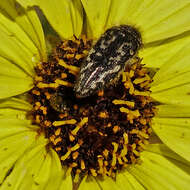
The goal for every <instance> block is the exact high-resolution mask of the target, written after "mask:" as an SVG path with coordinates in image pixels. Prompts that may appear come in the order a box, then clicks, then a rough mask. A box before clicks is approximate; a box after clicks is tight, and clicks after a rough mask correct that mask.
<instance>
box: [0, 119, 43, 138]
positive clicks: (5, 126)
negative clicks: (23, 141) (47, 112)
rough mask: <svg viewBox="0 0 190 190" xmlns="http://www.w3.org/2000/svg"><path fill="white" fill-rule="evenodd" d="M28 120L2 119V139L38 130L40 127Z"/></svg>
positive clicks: (0, 126)
mask: <svg viewBox="0 0 190 190" xmlns="http://www.w3.org/2000/svg"><path fill="white" fill-rule="evenodd" d="M30 123H31V122H30V121H28V120H21V119H14V118H10V117H2V118H0V139H2V138H5V137H9V136H12V135H14V134H18V133H22V132H25V131H31V130H37V129H39V127H37V126H35V125H31V124H30Z"/></svg>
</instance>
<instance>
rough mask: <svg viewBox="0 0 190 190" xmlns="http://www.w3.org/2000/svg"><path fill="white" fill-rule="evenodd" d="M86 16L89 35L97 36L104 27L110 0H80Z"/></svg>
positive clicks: (110, 4)
mask: <svg viewBox="0 0 190 190" xmlns="http://www.w3.org/2000/svg"><path fill="white" fill-rule="evenodd" d="M81 2H82V4H83V7H84V10H85V12H86V16H87V33H88V35H89V36H90V37H93V38H98V37H99V36H100V35H101V34H102V33H103V32H104V30H105V28H106V22H107V17H108V14H109V9H110V6H112V3H111V0H103V1H102V0H96V1H88V0H81Z"/></svg>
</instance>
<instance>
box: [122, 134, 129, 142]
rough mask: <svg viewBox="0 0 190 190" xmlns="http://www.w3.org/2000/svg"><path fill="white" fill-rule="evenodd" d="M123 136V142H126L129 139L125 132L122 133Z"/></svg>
mask: <svg viewBox="0 0 190 190" xmlns="http://www.w3.org/2000/svg"><path fill="white" fill-rule="evenodd" d="M123 138H124V144H128V143H129V140H128V134H127V133H123Z"/></svg>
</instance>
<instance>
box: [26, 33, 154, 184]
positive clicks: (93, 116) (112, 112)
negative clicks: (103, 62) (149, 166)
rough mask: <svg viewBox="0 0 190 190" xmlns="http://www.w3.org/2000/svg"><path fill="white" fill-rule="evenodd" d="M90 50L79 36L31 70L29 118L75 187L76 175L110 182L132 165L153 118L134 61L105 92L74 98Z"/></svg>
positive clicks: (145, 78) (143, 73)
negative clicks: (57, 156) (46, 140)
mask: <svg viewBox="0 0 190 190" xmlns="http://www.w3.org/2000/svg"><path fill="white" fill-rule="evenodd" d="M91 45H92V42H91V41H90V40H87V39H86V37H85V36H82V37H81V39H77V38H75V37H74V38H73V39H72V40H65V41H63V42H62V43H60V45H58V46H57V47H56V49H55V51H54V53H53V54H52V56H50V57H49V61H48V62H43V63H39V64H38V65H37V67H36V77H35V81H34V84H35V87H34V88H33V89H32V90H31V91H30V93H29V97H30V98H29V99H30V101H31V103H32V105H33V109H32V110H31V112H30V113H29V116H30V118H32V121H33V123H34V124H38V125H39V126H40V131H39V132H44V133H45V135H46V138H48V139H49V142H50V143H49V146H52V147H53V148H54V150H55V151H56V152H57V154H58V155H59V157H60V160H61V162H62V165H64V166H67V173H68V174H70V173H71V174H72V176H74V181H75V182H77V181H78V180H79V176H80V175H83V176H84V175H92V176H104V175H107V176H111V177H115V174H116V171H118V170H120V169H122V168H123V167H126V166H128V165H130V164H134V163H137V162H138V160H139V156H140V152H141V151H143V150H144V148H145V145H146V144H148V140H149V137H150V134H151V127H150V124H151V118H152V117H153V116H154V113H155V106H154V102H153V100H152V99H151V97H150V90H149V89H150V83H151V82H152V79H151V77H150V76H149V73H148V71H147V69H146V68H145V67H143V65H142V64H141V63H140V62H141V60H140V59H139V58H138V59H136V60H135V61H134V63H133V64H130V65H127V66H126V69H125V70H124V71H123V73H122V75H121V77H120V79H119V81H117V83H115V84H113V85H111V86H110V87H109V88H106V89H103V90H101V91H99V92H98V93H97V94H95V95H92V96H90V97H87V98H81V99H80V98H77V97H76V95H75V92H74V91H73V86H74V83H75V81H76V77H77V75H78V73H79V71H80V66H81V64H82V62H83V61H84V59H85V57H86V56H87V54H88V51H89V49H90V48H91ZM47 148H48V147H47Z"/></svg>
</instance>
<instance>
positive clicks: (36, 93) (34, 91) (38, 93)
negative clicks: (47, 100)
mask: <svg viewBox="0 0 190 190" xmlns="http://www.w3.org/2000/svg"><path fill="white" fill-rule="evenodd" d="M32 94H35V95H37V96H39V95H40V92H39V91H38V90H32Z"/></svg>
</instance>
